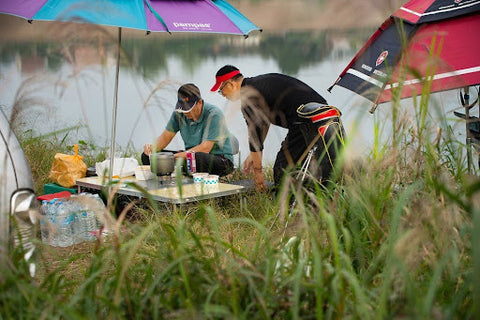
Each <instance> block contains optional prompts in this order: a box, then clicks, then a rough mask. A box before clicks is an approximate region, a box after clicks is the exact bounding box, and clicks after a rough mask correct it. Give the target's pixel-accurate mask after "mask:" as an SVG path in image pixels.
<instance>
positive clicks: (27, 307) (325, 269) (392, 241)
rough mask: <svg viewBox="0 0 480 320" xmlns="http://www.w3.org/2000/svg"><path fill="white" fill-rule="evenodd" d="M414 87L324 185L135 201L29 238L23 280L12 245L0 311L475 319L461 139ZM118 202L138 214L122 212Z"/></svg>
mask: <svg viewBox="0 0 480 320" xmlns="http://www.w3.org/2000/svg"><path fill="white" fill-rule="evenodd" d="M425 95H428V90H427V91H426V92H424V93H423V94H422V97H421V99H419V103H418V104H415V106H414V107H415V108H416V109H415V111H416V112H415V113H414V118H411V117H410V116H409V115H406V114H404V113H403V109H402V108H401V105H400V103H399V101H398V100H397V101H394V103H393V104H392V108H393V109H392V115H393V116H392V118H391V127H392V128H394V133H395V136H394V137H393V138H392V139H390V140H389V142H388V143H386V144H384V145H380V143H378V144H376V145H375V147H374V148H373V149H372V150H371V152H370V154H369V155H368V156H367V157H366V158H365V159H364V161H363V162H362V163H361V164H360V165H349V166H348V169H347V166H346V167H345V168H338V172H337V174H338V176H337V177H336V179H335V180H336V181H337V183H336V184H332V185H329V186H328V188H324V187H322V186H319V185H314V186H313V187H312V188H309V189H308V190H306V189H302V188H299V187H298V186H297V185H296V184H294V183H286V184H285V185H284V186H283V189H282V190H280V191H279V192H278V194H276V195H273V194H255V193H253V194H247V195H246V196H243V195H242V196H234V197H231V198H229V199H227V200H223V201H213V200H212V201H203V202H201V203H198V204H196V205H193V206H192V205H189V206H178V207H177V206H175V207H171V208H170V210H166V209H165V207H163V206H162V205H158V204H156V203H153V202H148V197H147V202H146V203H143V204H135V203H132V204H131V205H130V206H127V207H126V209H125V210H124V212H123V213H121V214H120V215H119V217H118V218H117V219H116V220H113V223H114V227H113V228H112V229H111V231H112V232H111V233H110V234H108V236H102V237H101V238H99V239H98V240H97V241H96V242H94V243H88V244H86V245H83V246H73V247H71V248H66V249H60V248H51V247H48V246H45V245H44V244H42V243H41V242H40V241H37V242H38V246H39V250H38V258H37V261H38V265H37V268H38V272H37V274H38V276H37V277H36V278H35V279H31V278H30V276H29V271H28V267H27V266H26V265H24V263H23V262H22V261H23V260H22V259H21V258H20V257H21V254H22V253H21V252H19V251H18V250H17V251H14V252H13V253H12V256H11V257H10V258H11V259H10V260H9V263H8V264H7V267H6V268H5V269H4V270H1V271H0V286H1V288H0V315H1V316H2V318H7V319H10V318H23V319H39V318H41V319H42V318H48V319H50V318H53V319H57V318H69V319H70V318H79V319H83V318H99V319H171V318H173V319H391V318H409V319H410V318H413V319H432V318H433V319H473V318H476V317H477V318H478V315H479V314H480V289H479V288H480V286H479V285H480V278H479V277H480V276H479V272H478V270H480V249H479V248H480V236H479V235H480V212H479V211H480V210H479V205H478V194H479V191H480V182H479V180H478V177H477V176H472V175H469V174H468V170H466V168H465V165H466V164H465V158H464V153H463V150H464V147H465V146H463V145H461V144H459V143H458V142H457V141H456V140H455V139H454V137H453V136H452V135H451V128H449V127H448V126H446V125H445V123H444V122H439V123H437V122H434V121H433V120H432V119H434V118H439V119H441V118H442V117H443V115H442V114H435V112H436V108H435V105H434V104H433V103H432V101H431V99H429V98H428V97H426V96H425ZM432 115H434V116H435V117H433V116H432ZM376 123H377V124H378V126H377V128H376V130H375V132H376V134H378V135H380V132H382V134H385V132H384V131H383V128H382V127H380V123H381V122H380V121H378V122H376ZM351 134H354V133H351ZM29 141H35V138H33V137H31V138H30V139H27V142H26V143H25V145H26V149H27V151H28V148H29V145H30V143H29ZM376 141H380V139H379V136H377V137H376ZM36 143H37V142H35V143H32V144H31V145H32V146H33V145H35V144H36ZM37 145H38V144H37ZM45 145H46V147H44V148H42V149H45V155H38V153H36V152H33V151H32V152H27V154H28V155H29V158H30V161H31V163H36V162H35V161H36V159H35V158H36V157H47V156H48V155H47V154H48V153H49V152H52V151H50V150H52V149H50V148H48V143H46V144H45ZM57 147H58V145H57V144H55V152H58V149H57ZM32 150H37V149H36V148H35V149H32ZM347 150H348V149H347ZM40 162H41V161H40ZM347 164H348V163H347ZM33 167H35V165H34V166H33ZM38 167H39V170H38V172H41V170H40V168H41V165H40V164H39V165H38ZM38 175H39V176H41V174H38ZM287 181H290V180H288V179H287ZM292 196H294V197H295V198H296V206H295V207H294V208H290V207H289V205H290V203H291V197H292ZM111 199H113V197H112V198H111ZM111 205H112V201H111V200H110V202H109V203H108V210H107V212H110V211H112V212H113V210H110V209H113V208H111ZM127 210H135V212H136V214H137V215H138V217H140V219H135V221H134V222H133V221H129V220H128V219H125V217H126V214H127ZM273 222H275V223H273ZM287 222H288V223H287ZM19 250H20V249H19Z"/></svg>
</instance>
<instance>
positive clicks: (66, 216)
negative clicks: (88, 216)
mask: <svg viewBox="0 0 480 320" xmlns="http://www.w3.org/2000/svg"><path fill="white" fill-rule="evenodd" d="M57 205H58V208H57V236H58V239H57V241H58V242H57V245H58V246H59V247H69V246H71V245H73V232H72V224H73V223H72V220H73V219H72V216H73V215H71V214H70V211H69V210H68V206H67V205H66V204H65V202H63V201H59V202H58V204H57Z"/></svg>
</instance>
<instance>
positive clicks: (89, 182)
mask: <svg viewBox="0 0 480 320" xmlns="http://www.w3.org/2000/svg"><path fill="white" fill-rule="evenodd" d="M106 181H107V178H106V177H100V176H95V177H86V178H81V179H77V181H76V184H77V186H78V191H79V192H80V191H81V188H90V189H95V190H102V189H104V188H106V187H107V184H106ZM114 181H117V183H121V185H120V187H119V188H118V190H116V192H117V193H118V194H123V195H128V196H134V197H138V198H144V197H145V194H144V193H143V192H141V191H140V190H138V189H136V188H133V187H131V186H129V185H127V184H126V183H127V182H133V183H135V184H137V185H138V186H140V187H142V188H144V189H145V190H147V191H148V193H149V195H150V196H151V197H152V199H153V200H156V201H160V202H166V203H173V204H181V203H187V202H194V201H199V200H204V199H210V198H217V197H224V196H229V195H233V194H238V193H242V192H245V191H248V190H251V189H253V188H254V186H253V182H252V181H251V180H242V181H236V182H233V183H221V182H220V183H219V184H218V187H215V188H207V187H205V186H203V187H202V186H201V185H198V184H194V183H193V180H192V179H191V178H188V177H183V178H182V197H180V192H179V188H178V186H177V185H176V182H175V179H171V180H165V179H163V178H161V177H154V178H153V179H150V180H137V179H136V178H135V177H134V176H130V177H125V178H122V179H115V180H114ZM113 187H115V185H113Z"/></svg>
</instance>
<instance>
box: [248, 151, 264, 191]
mask: <svg viewBox="0 0 480 320" xmlns="http://www.w3.org/2000/svg"><path fill="white" fill-rule="evenodd" d="M243 173H244V174H251V173H253V183H254V185H255V188H256V189H257V190H259V191H265V190H266V189H267V184H266V183H265V177H264V176H263V171H262V151H256V152H253V151H252V152H250V154H249V156H248V157H247V159H245V162H244V163H243Z"/></svg>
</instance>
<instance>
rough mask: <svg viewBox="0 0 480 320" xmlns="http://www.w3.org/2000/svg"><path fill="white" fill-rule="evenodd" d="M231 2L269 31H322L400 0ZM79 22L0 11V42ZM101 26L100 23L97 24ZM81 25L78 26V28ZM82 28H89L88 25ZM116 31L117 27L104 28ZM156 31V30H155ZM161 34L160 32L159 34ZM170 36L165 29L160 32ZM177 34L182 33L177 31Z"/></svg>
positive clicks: (371, 20)
mask: <svg viewBox="0 0 480 320" xmlns="http://www.w3.org/2000/svg"><path fill="white" fill-rule="evenodd" d="M230 2H231V3H232V5H233V6H234V7H235V8H237V9H238V10H239V11H240V12H242V13H243V14H244V15H245V16H247V17H248V18H249V19H250V20H251V21H252V22H253V23H255V24H256V25H257V26H259V27H260V28H262V29H263V32H266V33H284V32H293V31H302V30H305V31H307V30H309V31H322V30H327V29H335V30H351V29H356V28H368V27H372V28H373V27H376V26H378V25H380V24H381V23H382V22H383V21H384V20H385V19H386V18H387V17H388V16H389V15H390V14H391V13H392V12H394V11H395V10H396V9H397V8H398V6H399V5H400V4H398V6H397V5H393V3H396V2H399V1H395V0H392V1H384V0H383V1H380V0H369V1H349V0H336V1H333V0H330V1H329V0H326V1H324V2H325V3H323V2H322V1H318V0H268V1H257V2H253V1H240V0H237V1H235V0H232V1H230ZM72 25H73V26H76V25H77V24H71V23H64V22H49V21H33V22H32V23H28V22H27V21H26V20H25V19H23V18H18V17H14V16H10V15H4V14H1V15H0V29H1V30H2V32H1V33H0V42H22V41H31V40H32V39H38V40H45V39H55V38H56V37H57V35H56V33H57V32H58V30H73V29H72V28H71V26H72ZM96 28H98V27H96ZM78 29H79V28H75V30H78ZM82 29H88V27H87V26H86V25H84V27H82ZM103 30H105V31H106V32H108V33H111V34H116V32H117V28H114V27H105V28H103ZM123 34H124V36H126V37H143V36H145V32H143V31H141V30H128V29H124V32H123ZM152 34H154V33H152ZM82 35H84V36H88V35H89V32H88V30H87V31H86V32H75V36H76V37H82ZM157 35H160V34H157ZM164 35H165V36H170V35H168V34H166V33H162V34H161V36H164ZM175 36H181V35H179V34H175Z"/></svg>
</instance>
